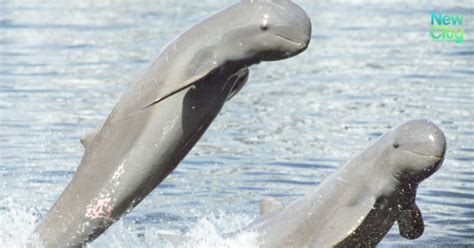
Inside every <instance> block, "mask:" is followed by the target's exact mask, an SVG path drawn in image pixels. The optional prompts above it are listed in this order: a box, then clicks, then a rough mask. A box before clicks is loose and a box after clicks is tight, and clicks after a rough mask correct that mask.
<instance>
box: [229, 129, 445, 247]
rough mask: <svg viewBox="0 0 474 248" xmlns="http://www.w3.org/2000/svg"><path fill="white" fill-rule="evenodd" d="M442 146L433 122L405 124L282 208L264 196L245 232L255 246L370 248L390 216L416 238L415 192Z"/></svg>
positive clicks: (419, 220)
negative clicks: (255, 238) (253, 236)
mask: <svg viewBox="0 0 474 248" xmlns="http://www.w3.org/2000/svg"><path fill="white" fill-rule="evenodd" d="M445 151H446V140H445V137H444V134H443V132H442V131H441V130H440V129H439V128H438V127H437V126H435V125H434V124H433V123H431V122H428V121H426V120H413V121H409V122H407V123H405V124H403V125H401V126H399V127H397V128H395V129H394V130H392V131H391V132H389V133H387V134H385V135H383V136H382V137H381V138H380V139H379V140H378V141H377V142H375V143H374V144H373V145H372V146H370V147H369V148H368V149H367V150H365V151H364V152H362V153H361V154H359V155H358V156H357V157H356V158H354V159H353V160H352V161H350V162H349V163H348V164H346V165H344V166H343V167H341V168H340V169H339V170H338V171H337V172H335V173H333V174H331V175H330V176H329V177H328V178H326V179H325V180H324V181H323V182H322V183H321V184H319V185H318V186H317V187H316V189H315V190H313V191H312V192H310V193H308V194H306V195H305V196H304V197H302V198H300V199H299V200H297V201H295V202H293V203H292V204H290V205H289V206H287V207H286V208H284V207H283V206H282V205H281V203H280V202H279V201H278V200H276V199H275V198H266V199H264V200H262V202H261V205H260V209H261V212H262V215H263V216H262V217H261V218H260V219H257V220H256V221H255V222H253V223H251V224H250V225H249V226H247V227H245V228H244V229H243V230H244V231H245V232H248V231H252V232H257V233H258V234H259V242H260V243H261V247H321V248H324V247H375V246H376V245H377V244H378V243H379V242H380V241H381V240H382V239H383V237H384V236H385V235H386V234H387V232H388V231H389V230H390V228H391V227H392V225H393V223H394V222H395V221H397V222H398V226H399V231H400V234H401V236H403V237H405V238H408V239H415V238H418V237H420V236H421V235H422V234H423V230H424V224H423V219H422V215H421V212H420V210H419V209H418V207H417V205H416V203H415V197H416V189H417V187H418V184H419V183H420V182H421V181H422V180H424V179H425V178H427V177H429V176H430V175H432V174H433V173H434V172H435V171H437V170H438V169H439V167H440V166H441V164H442V162H443V159H444V154H445ZM239 233H241V232H236V233H233V234H229V236H234V235H237V234H239Z"/></svg>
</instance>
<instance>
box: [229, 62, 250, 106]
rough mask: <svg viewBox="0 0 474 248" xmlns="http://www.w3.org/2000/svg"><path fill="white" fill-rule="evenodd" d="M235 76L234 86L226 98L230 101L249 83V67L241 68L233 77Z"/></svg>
mask: <svg viewBox="0 0 474 248" xmlns="http://www.w3.org/2000/svg"><path fill="white" fill-rule="evenodd" d="M233 77H237V78H236V79H235V80H236V82H235V83H234V87H233V88H232V90H231V91H230V93H229V95H228V96H227V98H226V99H225V100H226V101H229V100H230V99H232V97H234V96H235V95H236V94H237V93H239V91H240V90H241V89H242V87H244V85H245V84H246V83H247V80H248V79H249V69H248V68H247V67H245V68H243V69H241V70H239V71H238V72H237V73H235V74H234V75H232V77H231V79H232V78H233Z"/></svg>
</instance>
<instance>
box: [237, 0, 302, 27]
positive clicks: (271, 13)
mask: <svg viewBox="0 0 474 248" xmlns="http://www.w3.org/2000/svg"><path fill="white" fill-rule="evenodd" d="M242 3H243V4H248V7H249V8H248V10H249V11H251V12H253V13H252V14H253V15H254V17H256V18H259V17H260V18H262V17H263V18H266V19H268V20H270V21H273V22H274V24H275V25H284V26H288V25H289V24H291V25H297V26H299V28H301V27H305V28H310V27H311V23H310V18H309V17H308V15H307V14H306V12H305V11H304V10H303V9H302V8H301V7H300V6H298V5H297V4H295V3H293V2H291V1H289V0H244V1H242ZM295 28H297V27H295Z"/></svg>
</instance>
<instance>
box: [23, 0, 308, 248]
mask: <svg viewBox="0 0 474 248" xmlns="http://www.w3.org/2000/svg"><path fill="white" fill-rule="evenodd" d="M310 36H311V22H310V19H309V17H308V16H307V15H306V13H305V12H304V11H303V10H302V9H301V8H300V7H299V6H297V5H296V4H294V3H292V2H290V1H288V0H265V1H264V0H246V1H241V2H239V3H237V4H234V5H231V6H230V7H228V8H226V9H223V10H222V11H220V12H218V13H216V14H214V15H212V16H210V17H208V18H207V19H205V20H203V21H202V22H200V23H198V24H197V25H195V26H193V27H192V28H190V29H188V30H187V31H185V32H184V33H182V34H181V35H179V36H178V37H177V38H176V39H175V40H173V41H172V42H171V43H170V44H169V45H168V46H167V47H166V48H165V49H164V50H163V51H162V52H161V54H160V55H159V56H158V57H157V59H156V60H155V61H153V63H152V64H151V65H150V66H149V67H148V69H146V71H145V72H144V73H143V74H142V75H141V76H140V78H139V79H138V81H136V82H135V83H134V84H132V85H131V87H130V88H129V90H128V91H127V92H126V93H125V94H124V95H123V96H122V98H121V99H120V100H119V102H118V103H117V105H116V106H115V107H114V109H113V110H112V113H111V114H110V115H109V117H108V118H107V119H106V121H105V123H104V124H103V125H102V127H100V128H99V129H98V130H96V131H94V132H92V133H91V134H89V135H87V136H86V137H85V138H84V139H82V140H81V142H82V143H83V144H84V147H85V152H84V156H83V158H82V161H81V164H80V166H79V168H78V170H77V172H76V174H75V175H74V177H73V179H72V181H71V182H70V184H69V185H68V187H67V188H66V190H65V191H64V192H63V193H62V195H61V196H60V197H59V199H58V200H57V202H56V203H55V204H54V206H53V207H52V208H51V209H50V211H49V212H48V214H47V215H46V216H45V218H44V219H43V220H42V222H41V223H40V224H39V226H38V227H37V228H36V229H35V231H34V233H33V238H32V240H33V239H36V240H39V243H41V244H42V245H43V246H45V247H80V246H83V245H84V244H85V243H86V242H88V241H91V240H93V239H95V238H96V237H97V236H99V235H100V234H101V233H102V232H104V231H105V230H106V228H107V227H109V226H110V225H111V224H112V223H114V222H115V221H116V220H117V219H119V218H120V216H121V215H122V214H124V213H125V212H126V211H128V210H130V209H131V208H133V207H134V206H136V205H137V204H138V203H139V202H140V201H141V200H142V199H143V198H144V197H145V196H146V195H147V194H148V193H150V191H152V190H153V189H154V188H155V187H156V186H157V185H159V184H160V182H161V181H162V180H163V179H164V178H165V177H166V176H167V175H168V174H169V173H170V172H171V171H173V169H174V168H175V167H176V166H177V165H178V163H179V162H180V161H181V160H182V159H183V158H184V156H185V155H186V154H187V153H188V152H189V150H190V149H191V148H192V147H193V145H194V144H195V143H196V142H197V141H198V139H199V138H200V137H201V136H202V134H203V133H204V131H205V130H206V129H207V127H208V126H209V124H210V123H211V122H212V120H213V119H214V118H215V117H216V115H217V113H218V112H219V111H220V109H221V108H222V106H223V104H224V102H225V101H226V100H228V99H230V98H231V97H232V96H233V95H235V94H236V93H237V91H238V90H240V88H241V87H242V86H243V84H245V82H246V80H247V78H248V73H249V71H248V69H247V68H248V67H249V66H251V65H253V64H258V63H259V62H261V61H273V60H281V59H286V58H289V57H292V56H295V55H297V54H299V53H301V52H302V51H304V50H305V49H306V48H307V46H308V44H309V40H310Z"/></svg>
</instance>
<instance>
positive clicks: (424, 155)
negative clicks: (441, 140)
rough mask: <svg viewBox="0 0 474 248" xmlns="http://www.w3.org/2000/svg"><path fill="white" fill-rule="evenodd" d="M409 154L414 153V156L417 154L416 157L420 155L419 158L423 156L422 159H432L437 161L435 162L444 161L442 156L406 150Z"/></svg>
mask: <svg viewBox="0 0 474 248" xmlns="http://www.w3.org/2000/svg"><path fill="white" fill-rule="evenodd" d="M405 151H407V152H409V153H412V154H415V155H418V156H422V157H426V158H431V159H435V160H441V159H443V157H442V156H436V155H430V154H423V153H419V152H414V151H410V150H405Z"/></svg>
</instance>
